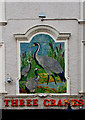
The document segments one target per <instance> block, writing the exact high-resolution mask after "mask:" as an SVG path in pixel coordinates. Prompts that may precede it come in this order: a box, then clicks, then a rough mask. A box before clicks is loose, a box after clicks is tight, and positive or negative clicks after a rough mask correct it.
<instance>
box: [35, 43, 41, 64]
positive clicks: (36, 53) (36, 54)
mask: <svg viewBox="0 0 85 120" xmlns="http://www.w3.org/2000/svg"><path fill="white" fill-rule="evenodd" d="M39 50H40V44H38V48H37V50H36V51H35V53H34V59H35V60H36V62H37V57H38V52H39Z"/></svg>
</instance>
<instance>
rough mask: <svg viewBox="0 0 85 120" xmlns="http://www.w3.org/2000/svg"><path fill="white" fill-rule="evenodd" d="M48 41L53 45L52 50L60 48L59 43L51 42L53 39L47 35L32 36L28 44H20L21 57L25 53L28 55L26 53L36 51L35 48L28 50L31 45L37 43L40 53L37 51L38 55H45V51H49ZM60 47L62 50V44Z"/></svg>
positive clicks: (62, 43)
mask: <svg viewBox="0 0 85 120" xmlns="http://www.w3.org/2000/svg"><path fill="white" fill-rule="evenodd" d="M50 40H51V41H52V43H53V47H54V49H56V46H57V47H59V46H60V42H56V43H55V41H54V40H53V38H52V37H51V36H49V35H47V34H38V35H36V36H34V37H33V38H32V40H31V42H30V43H20V54H21V55H22V53H24V52H25V51H26V53H27V54H28V52H30V53H33V54H34V52H35V51H36V49H37V46H35V47H32V48H29V47H30V46H31V45H33V43H35V42H39V43H40V51H39V53H38V54H39V55H47V50H49V49H50V47H49V42H50ZM61 47H62V48H63V49H64V42H61Z"/></svg>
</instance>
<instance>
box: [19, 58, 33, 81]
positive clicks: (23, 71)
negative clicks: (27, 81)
mask: <svg viewBox="0 0 85 120" xmlns="http://www.w3.org/2000/svg"><path fill="white" fill-rule="evenodd" d="M27 62H28V63H29V66H26V67H25V68H23V69H22V71H21V78H20V80H21V79H22V78H23V77H26V76H27V73H28V72H29V71H30V69H31V61H30V59H27Z"/></svg>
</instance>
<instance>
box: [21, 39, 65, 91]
mask: <svg viewBox="0 0 85 120" xmlns="http://www.w3.org/2000/svg"><path fill="white" fill-rule="evenodd" d="M49 47H50V49H49V50H47V54H48V56H49V57H52V58H54V59H56V60H57V61H58V62H59V63H60V65H61V67H62V68H63V70H64V71H65V69H64V68H65V62H64V50H63V48H62V47H61V45H60V46H59V47H58V46H56V49H54V46H53V43H52V40H49ZM27 59H30V61H31V70H30V71H29V72H28V73H27V77H23V78H22V80H21V81H19V90H21V88H23V89H24V90H25V83H26V81H29V79H32V78H35V77H36V75H35V72H34V70H35V68H39V69H40V70H38V74H39V76H40V80H39V84H44V83H47V78H48V76H47V73H46V71H45V70H44V69H42V68H41V67H40V66H39V65H38V64H37V63H36V61H35V60H34V57H33V54H31V53H30V52H28V54H26V52H25V53H24V54H23V55H22V56H21V71H22V69H23V68H25V67H26V66H29V63H27ZM53 75H54V74H53ZM49 78H52V77H51V76H49ZM55 80H56V82H57V83H58V82H59V83H61V80H60V78H59V76H56V77H55ZM51 82H54V81H52V80H51ZM64 92H66V83H65V85H64V86H59V87H58V90H55V89H52V88H49V87H45V86H42V87H41V86H38V88H37V89H36V90H35V93H64Z"/></svg>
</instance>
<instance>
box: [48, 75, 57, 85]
mask: <svg viewBox="0 0 85 120" xmlns="http://www.w3.org/2000/svg"><path fill="white" fill-rule="evenodd" d="M51 76H52V77H53V79H54V82H55V84H57V83H56V80H55V77H54V76H53V75H52V74H51ZM48 82H49V74H48V80H47V85H48Z"/></svg>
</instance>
